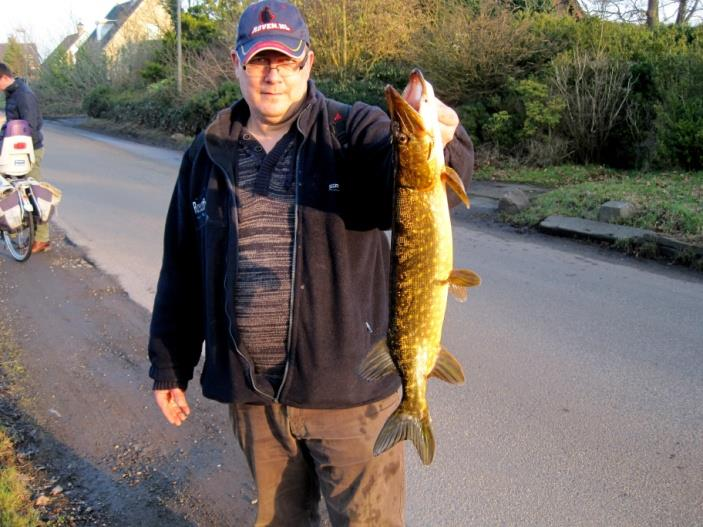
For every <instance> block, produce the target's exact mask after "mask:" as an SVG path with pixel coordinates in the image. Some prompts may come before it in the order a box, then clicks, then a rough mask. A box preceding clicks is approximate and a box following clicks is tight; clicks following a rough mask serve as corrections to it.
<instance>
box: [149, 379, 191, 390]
mask: <svg viewBox="0 0 703 527" xmlns="http://www.w3.org/2000/svg"><path fill="white" fill-rule="evenodd" d="M174 388H180V389H181V390H183V391H186V388H188V383H181V382H178V381H172V380H171V381H154V385H153V386H152V388H151V389H152V390H172V389H174Z"/></svg>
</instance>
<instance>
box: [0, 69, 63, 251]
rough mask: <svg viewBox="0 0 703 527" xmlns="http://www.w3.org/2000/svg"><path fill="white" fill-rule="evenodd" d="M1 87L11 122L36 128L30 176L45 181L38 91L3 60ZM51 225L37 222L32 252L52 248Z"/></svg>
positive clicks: (1, 133) (8, 119)
mask: <svg viewBox="0 0 703 527" xmlns="http://www.w3.org/2000/svg"><path fill="white" fill-rule="evenodd" d="M0 90H2V91H4V92H5V117H6V119H7V121H11V120H13V119H24V120H25V121H27V122H28V123H29V127H30V129H31V130H32V143H34V158H35V161H34V166H33V167H32V170H31V172H30V173H29V174H28V175H29V177H33V178H34V179H37V180H41V169H40V167H41V162H42V159H43V158H44V136H43V134H42V131H41V128H42V115H41V111H40V110H39V103H38V102H37V98H36V96H35V95H34V92H33V91H32V90H31V89H30V88H29V86H27V83H26V82H25V81H24V80H22V79H20V78H19V77H17V78H15V76H14V75H13V74H12V70H11V69H10V68H9V67H8V66H7V64H4V63H2V62H0ZM6 125H7V123H6V124H5V125H3V127H2V130H0V139H1V138H2V137H3V136H4V135H5V126H6ZM50 246H51V245H50V242H49V225H48V223H42V224H38V225H37V230H36V233H35V237H34V245H32V253H39V252H43V251H47V250H49V248H50Z"/></svg>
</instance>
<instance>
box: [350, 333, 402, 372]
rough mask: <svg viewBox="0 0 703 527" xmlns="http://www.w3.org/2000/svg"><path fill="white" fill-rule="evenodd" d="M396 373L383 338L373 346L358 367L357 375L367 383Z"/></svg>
mask: <svg viewBox="0 0 703 527" xmlns="http://www.w3.org/2000/svg"><path fill="white" fill-rule="evenodd" d="M397 371H398V369H397V368H396V366H395V363H394V362H393V359H392V358H391V353H390V351H389V350H388V343H387V341H386V339H385V338H384V339H382V340H379V341H378V342H377V343H376V344H374V346H373V348H371V351H369V354H368V355H366V358H365V359H364V360H363V361H362V362H361V365H360V366H359V375H361V376H362V377H363V378H364V379H366V380H367V381H377V380H378V379H380V378H382V377H385V376H386V375H390V374H391V373H395V372H397Z"/></svg>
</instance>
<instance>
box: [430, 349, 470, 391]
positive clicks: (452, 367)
mask: <svg viewBox="0 0 703 527" xmlns="http://www.w3.org/2000/svg"><path fill="white" fill-rule="evenodd" d="M430 377H434V378H436V379H440V380H442V381H444V382H448V383H450V384H464V370H463V368H462V367H461V364H459V361H458V360H457V359H456V357H455V356H454V355H452V354H451V353H449V352H448V351H447V350H446V348H445V347H444V346H442V349H440V351H439V356H438V357H437V362H435V365H434V369H433V370H432V371H431V372H430Z"/></svg>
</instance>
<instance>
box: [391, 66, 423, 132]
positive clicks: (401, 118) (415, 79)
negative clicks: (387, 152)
mask: <svg viewBox="0 0 703 527" xmlns="http://www.w3.org/2000/svg"><path fill="white" fill-rule="evenodd" d="M385 95H386V103H387V104H388V113H389V114H390V117H391V120H393V121H397V122H398V123H399V124H400V128H401V129H402V130H405V131H418V130H422V131H424V130H425V127H424V126H423V124H422V117H421V116H420V113H419V112H420V103H421V101H422V98H423V97H424V96H426V95H427V84H426V83H425V77H424V76H423V75H422V72H421V71H420V70H419V69H417V68H415V69H414V70H413V71H412V72H411V73H410V78H409V80H408V85H407V86H406V87H405V89H404V90H403V93H402V94H401V93H400V92H398V90H396V89H395V88H394V87H393V86H391V85H390V84H389V85H388V86H386V90H385Z"/></svg>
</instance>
